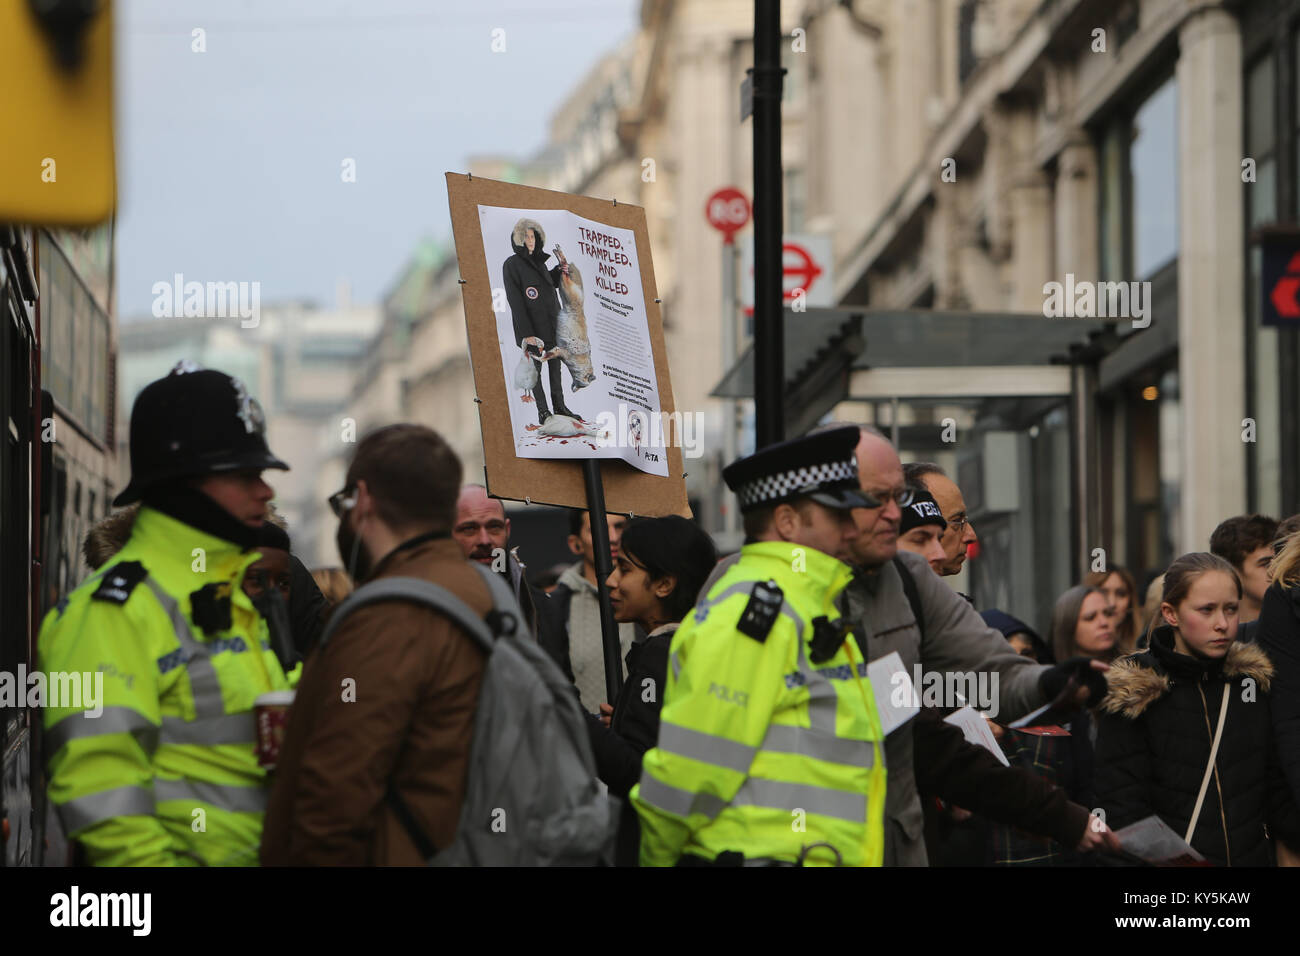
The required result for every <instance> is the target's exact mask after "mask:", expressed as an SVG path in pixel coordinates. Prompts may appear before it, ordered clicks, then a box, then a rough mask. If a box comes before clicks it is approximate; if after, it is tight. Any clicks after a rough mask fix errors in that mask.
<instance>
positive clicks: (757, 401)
mask: <svg viewBox="0 0 1300 956" xmlns="http://www.w3.org/2000/svg"><path fill="white" fill-rule="evenodd" d="M784 74H785V70H783V69H781V0H754V66H753V68H752V69H751V70H750V76H751V78H752V79H753V90H754V419H755V435H754V447H755V448H763V447H765V446H767V445H771V444H774V443H775V442H779V441H780V440H781V439H782V438H784V437H785V415H784V395H783V394H782V393H783V392H784V389H785V340H784V338H783V329H782V324H783V322H782V318H783V308H784V304H783V302H782V296H781V271H782V264H781V258H782V256H781V240H782V231H783V229H782V221H781V216H782V209H781V206H782V203H781V86H782V82H783V79H782V78H783V76H784Z"/></svg>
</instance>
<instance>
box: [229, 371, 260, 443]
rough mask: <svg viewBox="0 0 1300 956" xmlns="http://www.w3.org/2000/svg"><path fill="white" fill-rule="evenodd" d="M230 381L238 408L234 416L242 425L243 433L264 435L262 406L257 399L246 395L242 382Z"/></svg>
mask: <svg viewBox="0 0 1300 956" xmlns="http://www.w3.org/2000/svg"><path fill="white" fill-rule="evenodd" d="M230 381H231V382H232V383H233V384H234V386H235V403H236V404H237V405H238V407H239V411H238V412H236V413H235V414H236V415H238V416H239V420H240V421H241V422H243V423H244V431H246V432H248V434H250V435H253V434H258V435H262V434H265V433H266V416H265V415H263V414H262V406H261V405H260V404H259V403H258V401H257V399H255V398H253V397H252V396H251V395H249V394H248V388H247V387H246V386H245V385H244V383H243V382H242V381H240V380H239V379H237V378H231V380H230Z"/></svg>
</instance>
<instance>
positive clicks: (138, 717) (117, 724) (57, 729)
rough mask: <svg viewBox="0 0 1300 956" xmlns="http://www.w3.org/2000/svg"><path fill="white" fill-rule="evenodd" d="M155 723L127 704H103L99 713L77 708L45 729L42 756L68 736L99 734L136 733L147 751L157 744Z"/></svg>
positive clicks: (50, 754) (79, 737)
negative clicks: (95, 713)
mask: <svg viewBox="0 0 1300 956" xmlns="http://www.w3.org/2000/svg"><path fill="white" fill-rule="evenodd" d="M157 732H158V727H157V725H155V724H151V723H150V722H149V721H148V720H147V719H146V718H145V716H144V714H142V713H140V712H139V711H137V710H132V709H131V708H130V707H105V708H104V712H103V713H102V714H100V715H99V716H98V717H91V716H89V715H88V714H86V713H84V712H80V711H79V712H77V713H75V714H70V715H68V716H67V717H64V718H63V719H62V720H60V721H59V722H58V723H57V724H55V725H54V726H53V727H50V728H49V729H48V730H46V731H45V759H46V760H48V759H49V758H50V757H53V756H54V755H55V754H56V753H58V752H59V751H60V750H61V749H62V748H63V745H64V744H66V743H67V742H68V741H69V740H83V739H85V738H86V737H98V736H100V735H102V734H135V735H136V739H137V740H139V741H140V746H142V747H144V749H145V750H146V751H148V752H150V753H152V752H153V748H154V745H156V744H157V742H158V741H157Z"/></svg>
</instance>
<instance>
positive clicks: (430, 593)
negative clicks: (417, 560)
mask: <svg viewBox="0 0 1300 956" xmlns="http://www.w3.org/2000/svg"><path fill="white" fill-rule="evenodd" d="M474 567H476V568H477V567H478V565H477V564H475V565H474ZM480 570H483V569H481V568H480ZM485 573H486V574H491V573H492V572H490V571H487V572H485ZM498 583H500V584H501V587H503V588H504V587H505V584H504V582H498ZM491 585H492V582H488V586H489V589H490V588H491ZM507 596H509V592H508V591H507ZM492 600H493V606H494V610H495V609H496V606H497V601H498V594H497V592H495V591H493V592H492ZM380 601H410V602H412V603H414V604H423V605H424V606H426V607H430V608H433V609H434V610H435V611H438V612H440V613H442V614H444V615H446V616H447V617H448V618H450V619H451V620H452V621H453V622H455V624H456V625H457V626H458V627H460V628H462V629H463V630H464V631H465V632H467V633H468V634H469V635H470V636H472V637H473V638H474V639H475V640H476V641H477V642H478V643H479V645H480V646H482V648H483V650H484V651H485V652H486V653H488V654H490V653H492V644H493V642H494V641H495V634H494V633H493V628H492V627H491V626H489V624H488V622H487V621H485V620H484V619H483V618H482V617H480V616H479V615H478V614H476V613H474V610H473V609H472V608H471V607H470V606H469V605H468V604H466V603H465V602H464V601H462V600H461V599H460V598H458V597H457V596H456V595H454V594H452V593H451V592H450V591H448V590H447V589H446V588H444V587H442V586H441V585H438V584H434V583H433V582H432V581H425V580H423V579H422V578H404V577H398V578H380V579H379V580H378V581H371V582H370V583H369V584H363V585H362V586H361V587H359V588H357V590H355V591H353V592H352V594H350V595H348V597H347V599H346V600H344V602H343V603H342V604H340V605H339V606H338V609H337V610H335V611H334V613H333V614H332V615H331V616H330V621H329V624H328V625H327V626H326V628H325V633H323V634H321V636H320V642H319V644H318V645H317V646H318V647H322V648H323V647H325V645H326V644H328V643H329V641H330V638H332V637H333V636H334V632H335V631H337V630H338V629H339V627H340V626H341V625H342V623H343V621H344V620H345V619H346V618H347V617H348V615H350V614H351V613H352V612H353V611H355V610H357V609H358V608H362V607H366V606H367V605H370V604H376V603H378V602H380ZM512 603H513V602H512ZM516 620H517V618H516Z"/></svg>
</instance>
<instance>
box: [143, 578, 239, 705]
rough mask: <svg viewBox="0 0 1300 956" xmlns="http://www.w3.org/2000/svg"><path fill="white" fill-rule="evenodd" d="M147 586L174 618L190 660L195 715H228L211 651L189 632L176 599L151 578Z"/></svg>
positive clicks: (177, 637)
mask: <svg viewBox="0 0 1300 956" xmlns="http://www.w3.org/2000/svg"><path fill="white" fill-rule="evenodd" d="M144 583H145V584H147V585H149V590H151V591H153V594H154V597H156V598H157V599H158V603H159V604H161V605H162V606H163V610H165V611H166V612H167V614H168V616H170V617H171V619H172V627H173V628H174V629H175V631H176V639H177V640H178V641H180V642H181V647H182V648H183V649H184V650H185V653H186V655H187V656H188V657H189V660H188V661H186V662H185V671H186V673H187V674H189V677H190V690H191V691H192V692H193V694H194V716H196V717H220V716H221V715H222V714H224V713H225V712H226V708H225V705H224V704H223V703H222V701H221V685H220V684H219V683H217V672H216V670H214V669H213V667H212V661H211V660H210V659H209V657H208V648H207V647H206V646H205V645H203V644H200V643H199V642H198V641H196V640H195V639H194V635H193V634H191V633H190V625H189V622H188V621H187V620H185V615H184V614H182V613H181V608H180V605H179V604H177V603H176V599H175V598H173V597H172V596H171V595H170V594H168V593H167V592H166V591H164V590H163V589H162V585H161V584H159V583H158V582H157V581H155V580H154V579H153V578H152V577H148V578H145V579H144Z"/></svg>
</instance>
